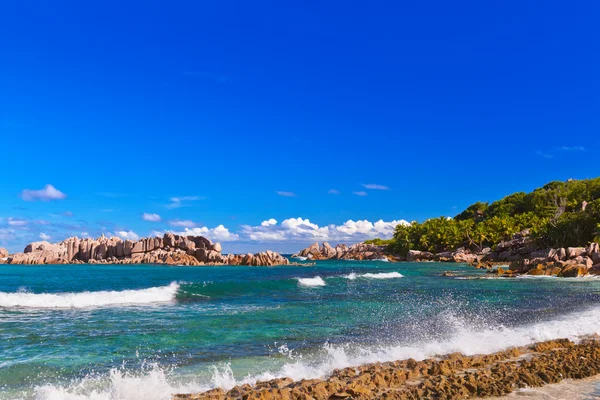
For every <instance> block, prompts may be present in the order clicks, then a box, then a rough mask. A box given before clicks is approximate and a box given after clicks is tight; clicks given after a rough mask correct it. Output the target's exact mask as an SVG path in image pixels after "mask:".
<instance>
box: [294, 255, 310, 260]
mask: <svg viewBox="0 0 600 400" xmlns="http://www.w3.org/2000/svg"><path fill="white" fill-rule="evenodd" d="M294 259H296V260H300V261H306V260H308V257H302V256H297V257H294Z"/></svg>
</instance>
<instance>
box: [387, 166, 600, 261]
mask: <svg viewBox="0 0 600 400" xmlns="http://www.w3.org/2000/svg"><path fill="white" fill-rule="evenodd" d="M525 229H529V230H530V234H531V235H532V236H533V237H534V238H535V239H536V241H538V243H539V244H540V245H542V246H547V247H567V246H584V245H587V244H588V243H590V242H592V241H599V240H600V238H599V235H600V233H599V231H600V178H594V179H586V180H568V181H566V182H562V181H554V182H550V183H548V184H546V185H544V186H543V187H541V188H538V189H535V190H534V191H532V192H530V193H525V192H518V193H513V194H511V195H508V196H506V197H504V198H502V199H500V200H497V201H494V202H492V203H491V204H489V203H487V202H481V201H478V202H476V203H474V204H472V205H470V206H469V207H467V208H466V209H465V210H464V211H463V212H461V213H460V214H458V215H456V216H455V217H454V218H447V217H439V218H432V219H428V220H426V221H424V222H421V223H419V222H416V221H415V222H413V223H411V224H410V225H398V226H397V227H396V230H395V232H394V237H393V239H392V240H391V241H390V242H389V244H388V246H389V249H390V251H392V252H395V253H398V254H401V255H405V254H406V253H407V252H408V251H409V250H421V251H431V252H443V251H451V250H456V249H457V248H459V247H468V248H471V249H472V250H481V249H482V248H483V247H494V246H495V245H497V244H498V243H500V242H501V241H503V240H508V239H510V238H511V237H512V236H513V235H514V234H515V233H518V232H521V231H523V230H525ZM382 243H383V242H382Z"/></svg>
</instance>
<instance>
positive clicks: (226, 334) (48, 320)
mask: <svg viewBox="0 0 600 400" xmlns="http://www.w3.org/2000/svg"><path fill="white" fill-rule="evenodd" d="M446 270H453V271H455V272H457V273H458V274H460V275H461V277H459V278H456V277H442V276H439V275H440V274H441V273H442V272H443V271H446ZM465 276H466V277H469V278H483V277H485V273H484V272H482V271H477V270H474V269H472V268H470V267H468V266H463V265H455V264H438V263H386V262H381V261H371V262H354V261H336V262H334V261H325V262H318V263H317V265H316V266H307V267H295V266H294V267H275V268H262V267H167V266H141V265H140V266H99V265H91V266H88V265H71V266H30V267H26V266H6V265H0V398H1V399H103V400H106V399H111V400H117V399H127V400H131V399H169V398H170V395H171V394H173V393H175V392H191V391H200V390H207V389H209V388H212V387H215V386H220V387H224V388H230V387H232V386H234V385H235V384H237V383H241V382H254V381H256V380H257V379H258V380H263V379H270V378H274V377H280V376H290V377H292V378H294V379H301V378H311V377H324V376H326V375H327V374H328V373H330V372H331V371H332V370H333V369H334V368H340V367H346V366H350V365H357V364H361V363H365V362H373V361H385V360H395V359H405V358H408V357H413V358H416V359H422V358H425V357H428V356H431V355H434V354H444V353H449V352H454V351H461V352H463V353H465V354H475V353H482V352H493V351H497V350H501V349H503V348H505V347H509V346H519V345H525V344H528V343H531V342H534V341H539V340H546V339H552V338H560V337H571V338H575V337H577V336H578V335H583V334H590V333H597V332H598V333H600V280H596V279H553V278H539V279H464V277H465Z"/></svg>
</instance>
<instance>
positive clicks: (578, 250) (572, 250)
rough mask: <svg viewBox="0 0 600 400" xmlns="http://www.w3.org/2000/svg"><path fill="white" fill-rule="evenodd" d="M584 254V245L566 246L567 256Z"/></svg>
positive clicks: (573, 256) (572, 256)
mask: <svg viewBox="0 0 600 400" xmlns="http://www.w3.org/2000/svg"><path fill="white" fill-rule="evenodd" d="M583 254H585V248H584V247H567V258H575V257H579V256H581V255H583Z"/></svg>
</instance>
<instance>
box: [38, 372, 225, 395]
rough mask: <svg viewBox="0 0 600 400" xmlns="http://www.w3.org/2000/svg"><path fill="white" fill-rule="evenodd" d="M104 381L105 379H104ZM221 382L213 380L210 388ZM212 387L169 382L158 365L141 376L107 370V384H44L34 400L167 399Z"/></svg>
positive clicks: (94, 380) (96, 381)
mask: <svg viewBox="0 0 600 400" xmlns="http://www.w3.org/2000/svg"><path fill="white" fill-rule="evenodd" d="M105 380H106V379H105ZM221 383H224V382H219V381H216V380H215V381H214V382H213V385H219V384H221ZM213 385H210V386H209V385H206V386H204V385H200V384H198V383H196V382H193V381H192V382H189V383H178V382H173V381H172V380H171V379H169V376H168V374H167V372H166V371H165V370H163V369H161V368H159V367H158V366H154V367H153V368H152V369H151V370H149V371H146V372H144V373H141V374H137V375H135V374H131V373H128V372H123V371H121V370H117V369H113V370H111V371H110V374H109V377H108V380H107V382H102V379H99V378H85V379H83V380H81V381H79V382H76V383H73V384H71V385H69V386H58V385H56V386H55V385H51V384H49V385H44V386H38V387H36V388H35V399H36V400H169V399H171V396H172V395H173V394H175V393H191V392H202V391H206V390H209V389H210V388H211V387H212V386H213Z"/></svg>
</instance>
